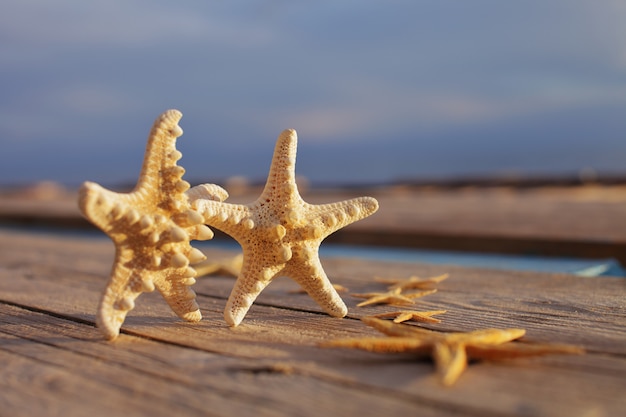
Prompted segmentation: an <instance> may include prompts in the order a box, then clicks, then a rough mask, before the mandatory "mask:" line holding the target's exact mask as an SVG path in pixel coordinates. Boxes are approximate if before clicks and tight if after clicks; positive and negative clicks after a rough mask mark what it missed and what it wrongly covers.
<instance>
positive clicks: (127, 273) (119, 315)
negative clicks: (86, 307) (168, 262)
mask: <svg viewBox="0 0 626 417" xmlns="http://www.w3.org/2000/svg"><path fill="white" fill-rule="evenodd" d="M121 256H122V254H121V253H120V252H119V251H118V252H117V253H116V259H119V258H120V257H121ZM114 265H115V266H114V267H113V270H112V271H111V277H110V279H109V282H108V284H107V286H106V288H105V290H104V292H103V294H102V297H101V298H100V303H99V305H98V311H97V314H96V325H97V326H98V328H99V329H100V331H101V332H102V333H103V334H104V336H105V337H106V339H108V340H113V339H115V338H116V337H117V336H118V335H119V333H120V328H121V327H122V323H123V322H124V319H125V318H126V314H127V313H128V312H129V311H130V310H132V309H133V308H134V307H135V299H136V298H137V297H138V296H139V295H140V294H141V293H142V292H144V291H146V290H148V291H149V290H150V288H149V285H150V284H149V283H148V284H143V283H144V282H145V281H144V277H142V276H140V275H138V274H134V273H133V272H132V271H131V270H129V269H128V268H126V267H124V266H123V265H122V262H115V264H114ZM146 287H147V288H146Z"/></svg>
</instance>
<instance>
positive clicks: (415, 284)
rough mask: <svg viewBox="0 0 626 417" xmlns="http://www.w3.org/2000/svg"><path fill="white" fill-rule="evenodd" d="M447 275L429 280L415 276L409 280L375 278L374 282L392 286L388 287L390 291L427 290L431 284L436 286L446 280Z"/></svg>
mask: <svg viewBox="0 0 626 417" xmlns="http://www.w3.org/2000/svg"><path fill="white" fill-rule="evenodd" d="M448 276H449V275H448V274H442V275H437V276H435V277H430V278H420V277H416V276H412V277H409V278H380V277H375V278H374V279H375V280H376V282H382V283H384V284H392V285H390V286H389V289H390V290H395V289H397V288H400V289H401V290H409V289H415V288H419V289H422V288H428V287H430V286H432V285H433V284H438V283H440V282H441V281H443V280H445V279H447V278H448Z"/></svg>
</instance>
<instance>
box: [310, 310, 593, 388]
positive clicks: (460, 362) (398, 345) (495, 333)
mask: <svg viewBox="0 0 626 417" xmlns="http://www.w3.org/2000/svg"><path fill="white" fill-rule="evenodd" d="M361 320H363V322H365V323H366V324H367V325H369V326H371V327H373V328H375V329H376V330H379V331H381V332H382V333H384V334H386V335H388V336H391V337H387V338H380V337H368V338H353V339H337V340H332V341H329V342H324V343H322V344H321V346H322V347H345V348H357V349H362V350H367V351H370V352H409V353H414V354H416V355H418V356H431V357H432V358H433V360H434V362H435V366H436V368H437V371H438V374H439V377H440V380H441V383H442V384H443V385H446V386H450V385H452V384H454V383H455V382H456V381H457V380H458V378H459V376H460V375H461V374H462V373H463V371H464V370H465V368H466V367H467V361H468V360H471V359H477V360H498V359H512V358H518V357H529V356H538V355H547V354H581V353H584V350H583V349H581V348H579V347H576V346H570V345H550V344H523V343H511V344H505V343H507V342H510V341H512V340H515V339H518V338H520V337H522V336H523V335H524V334H525V333H526V331H525V330H523V329H483V330H475V331H472V332H467V333H463V332H461V333H442V332H437V331H434V330H427V329H423V328H420V327H417V326H412V325H407V324H395V323H392V322H390V321H388V320H380V319H377V318H373V317H363V318H362V319H361Z"/></svg>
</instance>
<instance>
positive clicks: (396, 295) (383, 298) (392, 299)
mask: <svg viewBox="0 0 626 417" xmlns="http://www.w3.org/2000/svg"><path fill="white" fill-rule="evenodd" d="M436 292H437V290H435V289H433V290H426V291H420V292H415V293H409V294H401V293H402V288H396V289H395V290H390V291H387V292H368V293H363V294H350V295H351V296H353V297H358V298H367V300H365V301H363V302H360V303H359V304H357V305H356V306H357V307H364V306H368V305H372V304H391V305H407V304H415V301H413V299H414V298H419V297H423V296H425V295H430V294H434V293H436Z"/></svg>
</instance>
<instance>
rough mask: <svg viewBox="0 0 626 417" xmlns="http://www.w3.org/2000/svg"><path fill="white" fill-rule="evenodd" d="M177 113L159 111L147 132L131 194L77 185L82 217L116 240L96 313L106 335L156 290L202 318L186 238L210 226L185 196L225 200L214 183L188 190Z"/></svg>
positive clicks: (207, 232)
mask: <svg viewBox="0 0 626 417" xmlns="http://www.w3.org/2000/svg"><path fill="white" fill-rule="evenodd" d="M181 117H182V114H181V113H180V112H179V111H178V110H168V111H166V112H165V113H163V114H162V115H161V116H159V117H158V118H157V119H156V121H155V122H154V125H153V126H152V130H151V131H150V136H149V137H148V144H147V147H146V154H145V157H144V162H143V167H142V169H141V174H140V176H139V181H138V183H137V185H136V187H135V189H134V190H133V191H131V192H130V193H116V192H113V191H110V190H107V189H105V188H103V187H101V186H100V185H98V184H95V183H93V182H85V183H84V184H83V185H82V187H81V188H80V192H79V198H78V206H79V208H80V210H81V212H82V213H83V215H84V216H85V217H86V218H87V219H88V220H89V221H91V222H92V223H93V224H95V225H96V226H97V227H99V228H100V229H101V230H102V231H104V232H105V233H106V234H107V235H108V236H109V237H110V238H111V240H112V241H113V243H114V244H115V260H114V264H113V269H112V271H111V276H110V279H109V282H108V284H107V287H106V290H105V291H104V294H103V295H102V298H101V300H100V304H99V306H98V313H97V315H96V324H97V325H98V327H99V328H100V330H101V331H102V332H103V333H104V335H105V337H106V338H107V339H110V340H111V339H115V338H116V337H117V335H118V334H119V331H120V327H121V326H122V323H123V322H124V319H125V317H126V314H127V313H128V311H130V310H132V309H133V308H134V307H135V299H136V298H137V297H138V296H139V295H140V294H141V293H142V292H150V291H154V289H155V288H156V289H158V290H159V292H160V293H161V295H162V296H163V297H164V298H165V300H166V301H167V303H168V304H169V306H170V307H171V308H172V310H173V311H174V312H175V313H176V314H177V315H178V316H179V317H181V318H183V319H185V320H188V321H198V320H200V319H201V318H202V316H201V314H200V309H199V307H198V304H197V303H196V301H195V297H196V294H195V293H194V292H193V290H192V289H191V288H189V287H190V286H191V285H193V284H194V283H195V279H194V277H195V276H196V271H195V270H194V269H193V268H191V267H190V266H189V264H190V263H194V262H198V261H201V260H203V259H205V256H204V254H203V253H202V252H200V251H199V250H198V249H196V248H192V247H191V245H190V244H189V241H190V239H197V240H208V239H212V238H213V231H212V230H211V229H209V228H208V227H207V226H205V225H204V224H203V221H202V220H203V219H202V216H201V215H200V214H199V213H197V212H196V211H194V210H192V209H191V207H190V206H189V202H188V198H189V196H191V197H194V198H199V197H202V198H206V199H212V200H219V201H222V200H224V199H225V198H226V197H227V196H228V194H227V193H226V191H225V190H223V189H222V188H220V187H218V186H216V185H208V184H207V185H205V186H204V187H202V188H200V189H197V190H195V191H191V190H189V192H188V193H185V192H186V191H187V190H188V189H189V183H188V182H187V181H184V180H183V179H182V176H183V174H184V173H185V169H184V168H182V167H180V166H178V165H176V161H178V160H179V159H180V158H181V157H182V154H181V153H180V152H179V151H178V150H176V146H175V145H176V138H177V137H178V136H180V135H182V134H183V131H182V129H181V128H180V127H179V126H178V121H179V120H180V118H181Z"/></svg>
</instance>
